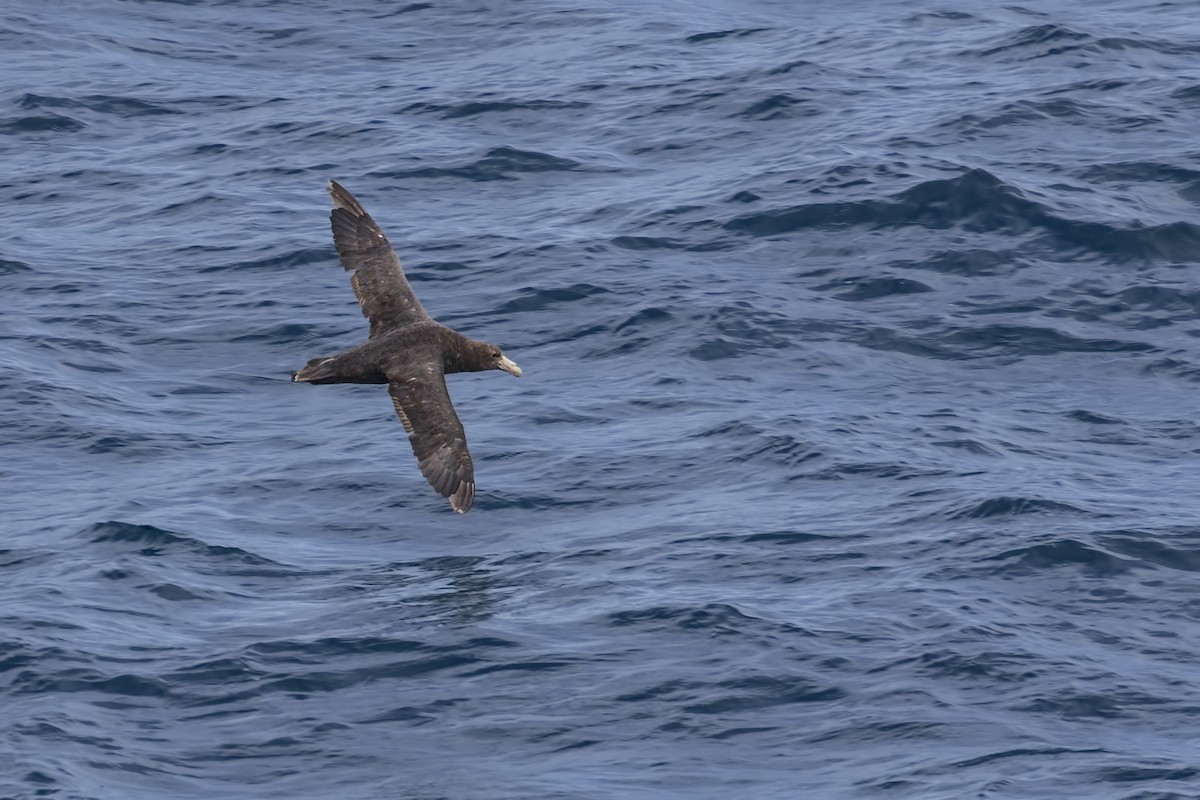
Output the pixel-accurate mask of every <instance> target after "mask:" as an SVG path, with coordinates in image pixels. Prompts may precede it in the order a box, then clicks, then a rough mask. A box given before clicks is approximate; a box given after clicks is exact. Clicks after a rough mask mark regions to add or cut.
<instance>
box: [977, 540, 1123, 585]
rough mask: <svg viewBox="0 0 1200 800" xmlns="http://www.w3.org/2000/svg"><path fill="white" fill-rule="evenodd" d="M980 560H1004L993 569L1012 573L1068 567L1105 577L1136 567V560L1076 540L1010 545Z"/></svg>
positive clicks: (1086, 573) (1089, 574) (1027, 572)
mask: <svg viewBox="0 0 1200 800" xmlns="http://www.w3.org/2000/svg"><path fill="white" fill-rule="evenodd" d="M983 560H984V561H999V562H1004V563H1002V564H1000V565H999V566H997V567H996V568H995V572H997V573H999V574H1003V575H1014V576H1016V575H1032V574H1036V573H1038V572H1042V571H1044V570H1048V569H1056V568H1059V567H1069V568H1073V569H1077V570H1080V571H1081V572H1083V574H1085V575H1088V576H1090V577H1107V576H1112V575H1123V574H1125V573H1127V572H1130V571H1131V570H1133V569H1134V568H1135V566H1136V562H1135V561H1133V560H1131V559H1126V558H1120V557H1118V556H1116V555H1113V554H1112V553H1109V552H1107V551H1106V550H1104V549H1102V548H1100V547H1097V546H1094V545H1089V544H1085V543H1084V542H1081V541H1079V540H1077V539H1058V540H1055V541H1053V542H1046V543H1044V544H1038V545H1031V546H1028V547H1018V548H1013V549H1011V550H1006V551H1004V552H1003V553H1000V554H998V555H994V556H987V557H985V558H984V559H983Z"/></svg>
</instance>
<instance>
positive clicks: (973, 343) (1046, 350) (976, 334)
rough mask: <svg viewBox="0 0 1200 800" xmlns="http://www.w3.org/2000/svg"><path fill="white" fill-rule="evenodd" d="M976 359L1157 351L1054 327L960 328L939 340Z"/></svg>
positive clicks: (1141, 345)
mask: <svg viewBox="0 0 1200 800" xmlns="http://www.w3.org/2000/svg"><path fill="white" fill-rule="evenodd" d="M938 341H939V342H940V343H943V344H949V345H953V346H955V348H956V349H959V350H961V351H964V352H969V353H971V354H972V355H973V356H975V357H978V356H981V355H1001V354H1003V355H1014V356H1050V355H1057V354H1060V353H1145V352H1148V351H1152V350H1155V349H1157V348H1155V347H1154V345H1151V344H1148V343H1146V342H1133V341H1125V340H1119V339H1082V338H1079V337H1077V336H1072V335H1070V334H1066V333H1062V332H1061V331H1057V330H1054V329H1053V328H1041V327H1033V326H1026V325H982V326H979V327H974V328H958V329H955V330H952V331H950V332H949V333H945V334H943V335H941V336H939V337H938Z"/></svg>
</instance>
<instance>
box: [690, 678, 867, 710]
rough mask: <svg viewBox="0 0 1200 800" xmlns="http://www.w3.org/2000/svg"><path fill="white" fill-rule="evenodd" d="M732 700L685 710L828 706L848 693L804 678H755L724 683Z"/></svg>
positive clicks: (722, 684)
mask: <svg viewBox="0 0 1200 800" xmlns="http://www.w3.org/2000/svg"><path fill="white" fill-rule="evenodd" d="M716 688H717V689H720V690H722V691H723V692H728V693H729V696H726V697H721V698H718V699H715V700H710V701H708V702H705V703H692V704H691V705H687V706H684V707H683V711H686V712H688V713H691V714H737V713H741V712H745V711H758V710H761V709H766V708H771V707H773V706H780V705H789V704H792V703H825V702H830V701H833V700H839V699H841V698H843V697H845V695H846V693H845V691H844V690H842V689H840V688H838V687H835V686H824V685H822V684H820V683H817V682H815V681H809V680H805V679H803V678H776V677H770V676H765V675H762V676H755V677H751V678H738V679H736V680H730V681H721V682H720V683H718V684H717V686H716Z"/></svg>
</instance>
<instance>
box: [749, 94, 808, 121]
mask: <svg viewBox="0 0 1200 800" xmlns="http://www.w3.org/2000/svg"><path fill="white" fill-rule="evenodd" d="M820 113H822V112H821V109H819V108H816V107H814V106H813V104H812V102H811V101H809V100H807V99H804V98H799V97H793V96H792V95H790V94H773V95H771V96H770V97H767V98H764V99H762V100H759V101H758V102H756V103H752V104H750V105H749V106H747V107H746V108H744V109H743V110H741V111H739V112H737V114H736V116H738V117H745V118H746V119H757V120H773V119H799V118H803V117H812V116H816V115H817V114H820Z"/></svg>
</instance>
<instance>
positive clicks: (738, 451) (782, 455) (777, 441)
mask: <svg viewBox="0 0 1200 800" xmlns="http://www.w3.org/2000/svg"><path fill="white" fill-rule="evenodd" d="M691 438H694V439H714V438H717V439H726V440H728V441H729V443H730V445H731V447H730V449H729V450H728V451H727V454H726V456H725V457H726V458H727V459H729V460H732V461H733V462H735V463H739V464H744V463H747V462H763V463H768V464H776V465H780V466H786V467H796V466H799V465H800V464H803V463H805V462H808V461H811V460H813V459H818V458H820V457H821V456H822V453H821V452H820V451H819V450H817V449H816V448H814V447H813V446H812V445H811V444H808V443H805V442H802V441H800V440H798V439H796V438H794V437H793V436H791V435H790V434H786V433H784V434H769V433H767V432H765V431H762V430H760V429H758V428H755V427H754V426H751V425H747V424H745V423H741V422H727V423H723V424H721V425H717V426H715V427H712V428H708V429H705V430H703V431H700V432H699V433H695V434H692V437H691Z"/></svg>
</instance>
